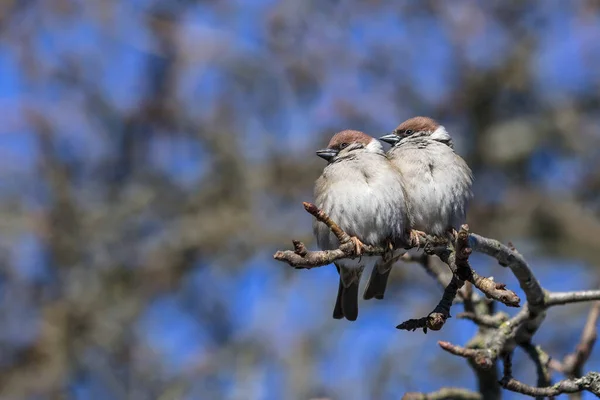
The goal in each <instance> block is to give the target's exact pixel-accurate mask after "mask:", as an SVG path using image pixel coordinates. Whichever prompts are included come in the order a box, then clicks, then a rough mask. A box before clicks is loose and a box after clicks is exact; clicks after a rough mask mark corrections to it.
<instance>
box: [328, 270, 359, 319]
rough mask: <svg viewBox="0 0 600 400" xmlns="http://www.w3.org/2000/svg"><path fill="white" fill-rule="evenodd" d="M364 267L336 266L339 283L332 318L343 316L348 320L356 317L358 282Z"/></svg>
mask: <svg viewBox="0 0 600 400" xmlns="http://www.w3.org/2000/svg"><path fill="white" fill-rule="evenodd" d="M363 268H364V267H362V266H361V267H358V268H344V267H338V272H339V274H340V284H339V286H338V294H337V299H336V302H335V308H334V309H333V318H336V319H341V318H342V317H345V318H346V319H347V320H348V321H356V318H358V284H359V282H360V277H361V275H362V271H363Z"/></svg>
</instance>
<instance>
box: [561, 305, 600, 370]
mask: <svg viewBox="0 0 600 400" xmlns="http://www.w3.org/2000/svg"><path fill="white" fill-rule="evenodd" d="M599 316H600V302H597V303H594V305H593V306H592V309H591V310H590V313H589V315H588V318H587V321H586V323H585V327H584V328H583V332H582V334H581V339H580V340H579V344H578V345H577V347H576V349H575V352H573V353H571V354H568V355H567V356H566V357H565V358H564V360H563V362H562V372H563V373H564V374H565V375H566V376H567V377H569V378H579V377H581V376H582V375H583V372H582V371H583V366H584V365H585V363H586V362H587V360H588V359H589V358H590V355H591V354H592V349H593V348H594V344H595V343H596V338H597V336H598V333H597V332H598V328H597V326H596V325H597V323H598V317H599Z"/></svg>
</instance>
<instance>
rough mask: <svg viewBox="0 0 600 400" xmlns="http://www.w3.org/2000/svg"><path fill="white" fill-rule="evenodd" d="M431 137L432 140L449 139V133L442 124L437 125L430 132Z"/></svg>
mask: <svg viewBox="0 0 600 400" xmlns="http://www.w3.org/2000/svg"><path fill="white" fill-rule="evenodd" d="M431 138H432V139H433V140H439V141H441V142H443V141H445V140H448V139H450V135H449V134H448V132H447V131H446V128H444V127H443V126H441V125H440V126H439V127H438V128H437V129H436V130H435V131H433V133H432V134H431Z"/></svg>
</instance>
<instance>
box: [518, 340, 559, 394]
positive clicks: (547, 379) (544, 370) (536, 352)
mask: <svg viewBox="0 0 600 400" xmlns="http://www.w3.org/2000/svg"><path fill="white" fill-rule="evenodd" d="M521 348H522V349H523V350H524V351H525V353H527V355H528V356H529V358H530V359H531V360H532V361H533V363H534V364H535V369H536V372H537V376H538V379H537V386H538V387H546V386H550V385H551V384H552V380H551V379H552V377H551V376H550V369H549V367H548V366H549V364H550V356H549V355H548V354H547V353H546V352H544V351H543V350H542V348H541V347H539V346H534V345H533V344H531V343H527V344H524V345H521ZM539 399H540V400H542V399H543V397H539Z"/></svg>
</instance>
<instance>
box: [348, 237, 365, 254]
mask: <svg viewBox="0 0 600 400" xmlns="http://www.w3.org/2000/svg"><path fill="white" fill-rule="evenodd" d="M350 240H352V242H354V251H355V252H356V255H358V256H362V248H363V242H361V241H360V240H359V239H358V238H357V237H356V236H352V237H350Z"/></svg>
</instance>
